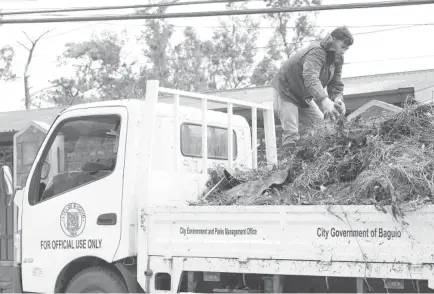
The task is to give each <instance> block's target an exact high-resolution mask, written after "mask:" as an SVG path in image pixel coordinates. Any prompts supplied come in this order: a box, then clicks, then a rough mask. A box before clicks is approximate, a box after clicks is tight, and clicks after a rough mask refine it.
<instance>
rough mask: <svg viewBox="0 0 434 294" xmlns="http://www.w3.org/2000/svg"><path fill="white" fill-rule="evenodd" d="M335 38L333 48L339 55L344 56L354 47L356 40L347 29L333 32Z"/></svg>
mask: <svg viewBox="0 0 434 294" xmlns="http://www.w3.org/2000/svg"><path fill="white" fill-rule="evenodd" d="M331 36H332V38H333V44H332V47H333V49H335V51H336V53H337V54H339V55H344V53H345V52H346V51H347V50H348V48H349V47H350V46H351V45H353V43H354V38H353V35H352V34H351V33H350V31H349V30H348V28H347V27H345V26H344V27H338V28H336V29H334V30H333V32H331Z"/></svg>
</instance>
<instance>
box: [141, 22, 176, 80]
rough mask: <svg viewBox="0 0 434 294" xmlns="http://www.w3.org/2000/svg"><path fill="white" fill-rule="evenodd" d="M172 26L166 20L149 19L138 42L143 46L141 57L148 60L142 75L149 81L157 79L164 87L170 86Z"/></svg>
mask: <svg viewBox="0 0 434 294" xmlns="http://www.w3.org/2000/svg"><path fill="white" fill-rule="evenodd" d="M173 32H174V30H173V25H170V24H168V23H167V21H166V20H159V19H149V20H146V22H145V29H144V30H143V31H142V34H141V37H140V38H139V40H140V42H141V43H142V44H143V45H144V49H143V50H142V52H143V55H144V56H145V57H146V58H147V59H148V65H147V66H145V67H144V68H143V69H142V74H143V75H146V76H148V77H149V78H150V79H157V80H159V81H160V84H161V85H162V86H164V87H170V86H172V81H171V77H172V72H173V70H172V66H171V61H172V60H173V58H172V50H173V48H172V46H171V43H170V39H171V37H172V35H173Z"/></svg>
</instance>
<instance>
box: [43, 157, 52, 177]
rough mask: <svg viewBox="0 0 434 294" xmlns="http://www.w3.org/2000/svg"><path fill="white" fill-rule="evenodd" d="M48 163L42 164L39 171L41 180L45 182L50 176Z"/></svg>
mask: <svg viewBox="0 0 434 294" xmlns="http://www.w3.org/2000/svg"><path fill="white" fill-rule="evenodd" d="M50 169H51V166H50V163H49V162H48V161H44V163H43V164H42V169H41V179H42V180H45V179H47V178H48V175H49V174H50Z"/></svg>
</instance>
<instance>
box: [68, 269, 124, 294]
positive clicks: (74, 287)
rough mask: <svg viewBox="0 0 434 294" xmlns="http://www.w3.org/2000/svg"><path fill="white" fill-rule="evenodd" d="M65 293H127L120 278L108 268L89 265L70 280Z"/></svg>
mask: <svg viewBox="0 0 434 294" xmlns="http://www.w3.org/2000/svg"><path fill="white" fill-rule="evenodd" d="M65 292H66V293H127V292H128V289H127V287H126V285H125V283H124V282H123V281H122V279H121V278H120V277H119V276H118V275H117V274H115V273H114V272H112V271H111V270H109V269H106V268H103V267H90V268H87V269H85V270H83V271H81V272H79V273H78V274H77V275H75V277H74V278H73V279H72V280H71V282H70V283H69V285H68V287H67V288H66V291H65Z"/></svg>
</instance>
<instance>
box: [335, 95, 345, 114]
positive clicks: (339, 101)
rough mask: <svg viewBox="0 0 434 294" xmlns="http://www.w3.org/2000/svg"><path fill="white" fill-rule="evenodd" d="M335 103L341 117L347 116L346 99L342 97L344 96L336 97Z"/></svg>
mask: <svg viewBox="0 0 434 294" xmlns="http://www.w3.org/2000/svg"><path fill="white" fill-rule="evenodd" d="M334 102H335V108H337V109H338V110H339V112H340V113H341V115H345V113H346V112H347V109H346V108H345V102H344V98H343V97H342V95H339V96H338V97H336V98H335V101H334Z"/></svg>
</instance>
